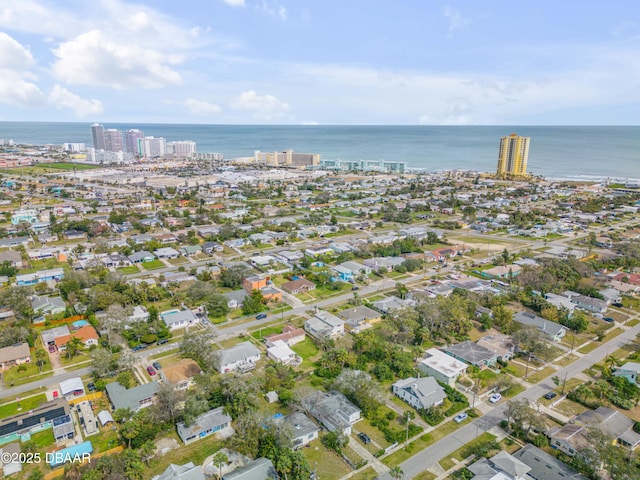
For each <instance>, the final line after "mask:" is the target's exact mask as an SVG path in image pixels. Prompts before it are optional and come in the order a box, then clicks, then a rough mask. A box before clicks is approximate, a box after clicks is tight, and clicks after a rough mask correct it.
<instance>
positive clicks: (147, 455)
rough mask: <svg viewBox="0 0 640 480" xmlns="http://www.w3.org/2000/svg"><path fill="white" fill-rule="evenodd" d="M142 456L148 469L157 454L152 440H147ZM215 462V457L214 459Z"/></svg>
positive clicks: (142, 447) (141, 452)
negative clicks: (152, 458)
mask: <svg viewBox="0 0 640 480" xmlns="http://www.w3.org/2000/svg"><path fill="white" fill-rule="evenodd" d="M139 453H140V456H141V457H142V458H143V459H144V460H145V461H146V462H147V467H148V466H149V460H151V457H153V455H154V454H155V453H156V445H155V443H153V442H152V441H151V440H147V441H146V442H144V443H143V444H142V445H141V446H140V452H139ZM214 460H215V457H214Z"/></svg>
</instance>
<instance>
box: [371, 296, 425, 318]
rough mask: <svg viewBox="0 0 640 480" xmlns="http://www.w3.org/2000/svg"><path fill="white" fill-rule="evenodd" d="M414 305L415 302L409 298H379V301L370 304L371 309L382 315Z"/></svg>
mask: <svg viewBox="0 0 640 480" xmlns="http://www.w3.org/2000/svg"><path fill="white" fill-rule="evenodd" d="M415 304H416V302H415V301H414V300H411V299H409V298H405V299H404V300H402V299H400V298H398V297H386V298H381V299H380V300H376V301H375V302H373V303H372V305H373V307H374V308H375V309H376V310H378V311H380V312H382V313H384V314H388V313H389V312H392V311H393V310H398V309H400V308H404V307H412V306H414V305H415Z"/></svg>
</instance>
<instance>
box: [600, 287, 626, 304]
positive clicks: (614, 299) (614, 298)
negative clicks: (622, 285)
mask: <svg viewBox="0 0 640 480" xmlns="http://www.w3.org/2000/svg"><path fill="white" fill-rule="evenodd" d="M600 295H602V296H603V297H604V299H605V301H606V302H607V303H608V304H609V305H611V304H612V303H621V302H622V295H621V294H620V291H619V290H616V289H615V288H605V289H602V290H600Z"/></svg>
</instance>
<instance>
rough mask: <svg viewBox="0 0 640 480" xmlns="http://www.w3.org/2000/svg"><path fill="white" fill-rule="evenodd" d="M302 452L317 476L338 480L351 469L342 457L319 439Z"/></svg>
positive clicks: (323, 479) (324, 479)
mask: <svg viewBox="0 0 640 480" xmlns="http://www.w3.org/2000/svg"><path fill="white" fill-rule="evenodd" d="M302 453H304V456H305V457H307V461H308V462H309V466H310V467H311V470H312V471H313V470H315V472H316V478H317V477H319V478H321V479H322V480H337V479H339V478H341V477H343V476H344V475H346V474H347V473H349V472H350V471H351V469H350V468H349V467H348V466H347V464H346V463H345V462H344V461H343V460H342V458H340V457H339V456H338V455H337V454H336V453H335V452H333V451H331V450H327V449H326V448H325V446H324V445H322V442H321V441H320V440H319V439H318V440H314V441H313V442H311V444H310V445H309V448H304V449H302Z"/></svg>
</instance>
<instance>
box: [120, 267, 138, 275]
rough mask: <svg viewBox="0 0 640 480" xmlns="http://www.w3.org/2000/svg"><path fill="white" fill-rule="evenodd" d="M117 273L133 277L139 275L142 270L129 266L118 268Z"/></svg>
mask: <svg viewBox="0 0 640 480" xmlns="http://www.w3.org/2000/svg"><path fill="white" fill-rule="evenodd" d="M116 271H117V272H118V273H121V274H122V275H131V274H133V273H139V272H140V269H139V268H138V266H137V265H129V266H128V267H120V268H116Z"/></svg>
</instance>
